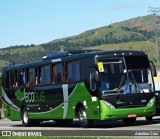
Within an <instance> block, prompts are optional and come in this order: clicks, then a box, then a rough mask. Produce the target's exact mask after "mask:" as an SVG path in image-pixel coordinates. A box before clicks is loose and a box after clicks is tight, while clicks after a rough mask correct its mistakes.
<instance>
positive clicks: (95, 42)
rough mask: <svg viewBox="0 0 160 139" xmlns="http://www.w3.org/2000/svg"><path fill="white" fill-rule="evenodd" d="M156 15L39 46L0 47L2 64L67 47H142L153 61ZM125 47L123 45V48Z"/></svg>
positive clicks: (25, 59) (30, 58)
mask: <svg viewBox="0 0 160 139" xmlns="http://www.w3.org/2000/svg"><path fill="white" fill-rule="evenodd" d="M153 23H154V16H153V15H147V16H143V17H137V18H133V19H129V20H126V21H122V22H118V23H113V24H111V25H108V26H104V27H100V28H96V29H92V30H88V31H85V32H84V33H81V34H79V35H75V36H71V37H67V38H62V39H57V40H53V41H50V42H48V43H44V44H40V45H28V46H24V45H19V46H11V47H8V48H3V49H0V66H2V65H7V64H8V63H23V62H28V61H35V60H40V59H41V57H42V56H44V55H46V54H51V53H57V52H58V51H59V49H60V46H64V48H65V50H66V51H68V50H79V49H92V48H98V49H99V48H100V49H107V50H108V49H115V48H116V49H139V50H145V51H146V52H147V53H149V55H150V58H151V59H152V60H153V58H154V57H153V53H154V52H153V51H154V49H150V48H153V45H154V44H153V42H152V41H151V39H152V38H153V36H154V32H153ZM115 46H116V47H115ZM122 46H123V47H122ZM124 46H125V47H124Z"/></svg>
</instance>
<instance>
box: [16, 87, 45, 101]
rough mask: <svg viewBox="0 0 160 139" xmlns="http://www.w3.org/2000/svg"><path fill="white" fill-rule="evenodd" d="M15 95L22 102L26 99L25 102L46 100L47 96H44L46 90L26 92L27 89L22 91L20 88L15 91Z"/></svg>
mask: <svg viewBox="0 0 160 139" xmlns="http://www.w3.org/2000/svg"><path fill="white" fill-rule="evenodd" d="M15 96H16V97H17V99H18V100H19V101H20V102H22V101H23V100H25V102H32V103H33V102H44V101H45V97H44V92H43V91H41V92H25V90H23V91H21V90H20V89H18V90H17V91H16V92H15Z"/></svg>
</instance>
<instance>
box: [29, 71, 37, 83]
mask: <svg viewBox="0 0 160 139" xmlns="http://www.w3.org/2000/svg"><path fill="white" fill-rule="evenodd" d="M35 74H36V73H35V68H30V69H29V80H30V83H29V85H35V83H36V80H35V79H36V76H35Z"/></svg>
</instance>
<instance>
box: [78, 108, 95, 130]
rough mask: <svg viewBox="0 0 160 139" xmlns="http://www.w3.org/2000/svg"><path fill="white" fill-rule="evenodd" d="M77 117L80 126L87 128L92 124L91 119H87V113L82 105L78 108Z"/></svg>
mask: <svg viewBox="0 0 160 139" xmlns="http://www.w3.org/2000/svg"><path fill="white" fill-rule="evenodd" d="M78 119H79V123H80V126H81V127H83V128H87V127H90V126H91V125H93V121H92V120H88V119H87V114H86V111H85V108H84V107H83V106H81V107H80V108H79V112H78Z"/></svg>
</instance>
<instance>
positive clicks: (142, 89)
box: [98, 56, 154, 95]
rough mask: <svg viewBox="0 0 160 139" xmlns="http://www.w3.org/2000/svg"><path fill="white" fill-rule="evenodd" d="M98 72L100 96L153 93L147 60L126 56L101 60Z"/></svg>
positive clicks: (142, 57) (141, 57)
mask: <svg viewBox="0 0 160 139" xmlns="http://www.w3.org/2000/svg"><path fill="white" fill-rule="evenodd" d="M98 63H101V64H102V67H101V71H99V77H100V85H101V90H102V95H111V94H115V93H122V94H130V93H149V92H153V91H154V89H153V80H152V74H151V70H150V68H149V64H148V61H147V58H146V57H144V56H136V57H135V56H134V57H133V56H128V57H123V58H122V57H121V58H103V59H100V60H99V62H98Z"/></svg>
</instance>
